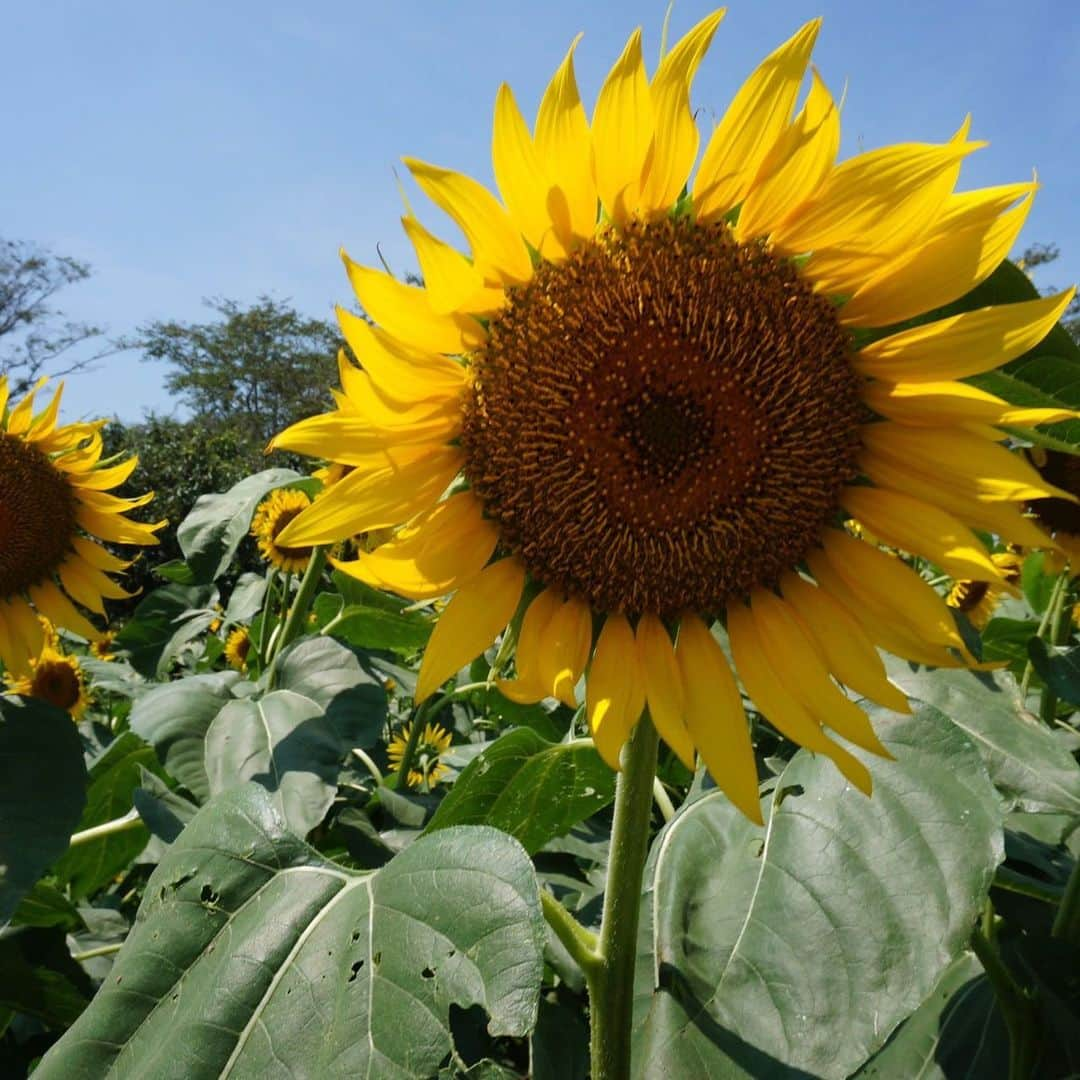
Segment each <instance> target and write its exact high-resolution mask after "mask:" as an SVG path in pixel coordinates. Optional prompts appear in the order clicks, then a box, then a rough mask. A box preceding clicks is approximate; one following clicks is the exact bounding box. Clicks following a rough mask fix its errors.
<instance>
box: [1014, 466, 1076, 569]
mask: <svg viewBox="0 0 1080 1080" xmlns="http://www.w3.org/2000/svg"><path fill="white" fill-rule="evenodd" d="M1026 453H1027V457H1028V459H1029V460H1030V461H1031V463H1032V464H1033V465H1034V466H1035V468H1036V469H1038V471H1039V475H1040V476H1041V477H1042V478H1043V480H1044V481H1045V482H1046V483H1047V484H1050V485H1053V486H1054V487H1055V488H1057V489H1058V490H1060V491H1062V492H1065V493H1066V498H1052V499H1031V500H1030V501H1029V502H1028V504H1027V508H1028V510H1029V511H1030V512H1031V513H1032V515H1033V516H1034V517H1035V520H1036V521H1038V523H1039V524H1040V525H1041V526H1042V527H1043V528H1044V529H1046V531H1047V532H1048V533H1049V534H1050V535H1051V536H1052V537H1053V538H1054V544H1055V545H1056V546H1057V548H1058V550H1057V551H1052V552H1050V553H1049V558H1048V560H1047V563H1046V568H1047V570H1048V571H1050V572H1052V573H1061V571H1062V570H1063V569H1064V567H1065V564H1066V563H1068V564H1069V566H1070V567H1071V568H1072V573H1073V574H1074V575H1075V574H1080V504H1078V503H1077V501H1076V499H1077V496H1080V457H1078V456H1076V455H1073V454H1063V453H1061V452H1060V451H1058V450H1044V449H1043V448H1042V447H1041V446H1033V447H1031V448H1030V449H1029V450H1027V451H1026Z"/></svg>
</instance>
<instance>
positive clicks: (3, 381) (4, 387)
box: [0, 375, 10, 426]
mask: <svg viewBox="0 0 1080 1080" xmlns="http://www.w3.org/2000/svg"><path fill="white" fill-rule="evenodd" d="M9 393H10V390H9V387H8V377H7V376H6V375H0V426H2V425H3V422H4V413H5V411H6V410H7V403H8V394H9Z"/></svg>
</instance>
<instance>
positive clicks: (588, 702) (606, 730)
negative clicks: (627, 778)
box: [585, 614, 645, 769]
mask: <svg viewBox="0 0 1080 1080" xmlns="http://www.w3.org/2000/svg"><path fill="white" fill-rule="evenodd" d="M585 707H586V710H587V712H588V715H589V729H590V730H591V731H592V737H593V742H594V743H595V744H596V749H597V750H598V751H599V753H600V756H601V757H602V758H603V759H604V760H605V761H606V762H607V763H608V764H609V765H610V766H611V767H612V768H613V769H618V768H619V751H620V750H621V749H622V747H623V743H625V742H626V740H627V739H628V738H629V737H630V731H631V729H632V728H633V727H634V725H635V724H636V723H637V722H638V720H639V719H640V718H641V711H642V709H644V708H645V685H644V679H643V677H642V674H641V669H640V666H639V664H638V658H637V645H636V643H635V641H634V631H633V630H631V629H630V624H629V623H628V622H627V621H626V616H625V615H621V614H612V615H608V617H607V618H606V619H605V620H604V627H603V629H602V630H601V631H600V637H599V638H598V640H597V642H596V651H595V652H594V653H593V659H592V666H591V667H590V668H589V676H588V679H587V681H586V686H585Z"/></svg>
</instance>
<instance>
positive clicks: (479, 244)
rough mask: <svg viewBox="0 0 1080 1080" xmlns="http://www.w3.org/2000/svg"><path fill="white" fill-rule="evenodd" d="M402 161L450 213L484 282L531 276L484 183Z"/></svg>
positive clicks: (506, 218) (520, 244)
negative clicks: (470, 251) (463, 236)
mask: <svg viewBox="0 0 1080 1080" xmlns="http://www.w3.org/2000/svg"><path fill="white" fill-rule="evenodd" d="M404 160H405V164H406V166H408V169H409V171H410V172H411V173H412V174H413V178H414V179H415V180H416V182H417V184H419V185H420V187H421V188H422V189H423V191H424V193H425V194H426V195H427V196H428V198H429V199H431V201H432V202H433V203H435V205H436V206H438V207H439V208H440V209H441V210H444V211H445V212H446V213H447V214H449V215H450V217H452V218H453V219H454V221H455V222H457V224H458V227H459V228H460V229H461V231H462V232H463V233H464V234H465V239H466V240H467V241H468V244H469V247H470V248H472V256H473V262H474V263H475V265H476V268H477V270H479V271H480V273H481V275H482V276H483V278H484V281H485V282H489V283H493V284H497V283H501V284H505V285H512V284H519V283H521V282H525V281H528V280H529V278H531V277H532V262H531V261H530V259H529V252H528V249H527V248H526V247H525V242H524V241H523V240H522V238H521V233H520V232H518V230H517V228H516V227H515V226H514V223H513V221H511V220H510V215H509V214H507V212H506V211H505V210H504V209H503V208H502V207H501V206H500V205H499V202H498V200H497V199H496V198H495V196H494V195H492V194H491V192H490V191H488V190H487V188H485V187H484V186H483V184H479V183H477V182H476V181H475V180H473V179H472V177H469V176H465V175H464V174H463V173H456V172H452V171H451V170H450V169H441V168H439V166H437V165H429V164H428V163H427V162H424V161H418V160H417V159H416V158H405V159H404ZM361 302H362V301H361ZM381 321H382V320H381V319H376V322H381ZM439 351H440V352H442V351H445V350H439Z"/></svg>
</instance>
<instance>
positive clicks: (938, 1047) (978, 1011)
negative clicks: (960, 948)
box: [852, 952, 1009, 1080]
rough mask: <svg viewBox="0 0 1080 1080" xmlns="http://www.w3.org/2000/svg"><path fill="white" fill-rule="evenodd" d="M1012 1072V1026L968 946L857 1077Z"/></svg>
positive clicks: (990, 1077)
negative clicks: (998, 1004) (1009, 1028)
mask: <svg viewBox="0 0 1080 1080" xmlns="http://www.w3.org/2000/svg"><path fill="white" fill-rule="evenodd" d="M1008 1075H1009V1034H1008V1031H1007V1030H1006V1028H1005V1024H1004V1023H1003V1021H1002V1019H1001V1016H1000V1014H999V1013H998V1011H997V1006H996V1004H995V1002H994V991H993V990H992V989H991V987H990V983H989V980H987V978H986V976H985V975H984V974H983V969H982V965H981V964H980V963H979V961H978V960H976V959H975V956H974V954H972V953H969V952H965V953H963V954H962V955H961V956H959V957H957V959H956V960H954V961H953V962H952V963H951V964H950V965H949V967H948V969H947V970H946V972H945V974H944V975H942V977H941V979H940V980H939V981H938V984H937V986H935V987H934V991H933V993H932V994H931V995H930V996H929V997H928V998H927V999H926V1000H925V1001H924V1002H923V1003H922V1004H921V1005H920V1006H919V1007H918V1009H916V1010H915V1012H914V1013H912V1014H911V1016H909V1017H908V1018H907V1020H905V1021H904V1023H903V1025H902V1026H901V1027H900V1028H899V1029H898V1030H897V1031H896V1032H895V1034H894V1035H893V1037H892V1038H891V1039H890V1040H889V1041H888V1043H886V1044H885V1046H884V1047H883V1048H882V1049H881V1050H879V1051H878V1053H876V1054H875V1055H874V1056H873V1057H872V1058H871V1059H870V1060H869V1061H868V1062H867V1063H866V1064H865V1065H864V1066H863V1067H862V1068H861V1069H860V1070H859V1071H858V1072H857V1073H856V1074H855V1076H854V1077H853V1078H852V1080H897V1078H899V1077H918V1078H919V1080H958V1078H960V1077H963V1078H965V1080H1005V1078H1006V1077H1007V1076H1008Z"/></svg>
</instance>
